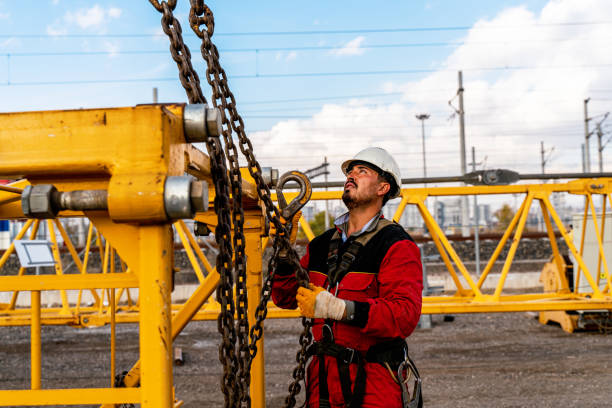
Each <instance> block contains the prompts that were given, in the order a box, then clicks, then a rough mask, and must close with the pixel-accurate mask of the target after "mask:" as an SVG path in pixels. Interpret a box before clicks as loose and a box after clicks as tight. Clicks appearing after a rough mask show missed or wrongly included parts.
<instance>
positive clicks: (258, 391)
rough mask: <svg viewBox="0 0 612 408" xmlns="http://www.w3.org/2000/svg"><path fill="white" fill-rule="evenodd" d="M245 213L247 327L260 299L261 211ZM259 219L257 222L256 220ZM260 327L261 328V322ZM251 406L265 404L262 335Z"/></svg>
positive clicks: (253, 370)
mask: <svg viewBox="0 0 612 408" xmlns="http://www.w3.org/2000/svg"><path fill="white" fill-rule="evenodd" d="M249 213H251V214H248V213H247V219H249V220H250V221H251V222H249V223H248V225H249V226H250V228H246V229H245V231H244V236H245V242H246V257H247V260H248V262H247V279H246V286H247V293H248V319H249V327H253V325H254V324H255V322H256V315H255V312H256V310H257V306H258V305H259V302H260V299H261V285H262V262H261V261H262V258H263V249H262V246H261V229H262V227H263V219H262V218H263V217H262V215H261V211H259V214H253V211H252V210H251V211H249ZM258 219H259V223H257V220H258ZM261 324H262V328H263V322H262V323H261ZM250 395H251V406H252V407H253V408H265V406H266V376H265V360H264V338H263V337H262V338H261V339H260V340H259V341H258V342H257V355H256V356H255V358H254V359H253V363H252V365H251V386H250Z"/></svg>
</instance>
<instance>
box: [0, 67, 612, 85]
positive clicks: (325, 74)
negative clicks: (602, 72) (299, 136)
mask: <svg viewBox="0 0 612 408" xmlns="http://www.w3.org/2000/svg"><path fill="white" fill-rule="evenodd" d="M611 67H612V64H593V65H567V66H531V67H530V66H503V67H469V68H462V71H515V70H541V69H551V70H552V69H576V68H596V69H607V68H611ZM457 70H458V69H457V68H443V69H434V68H421V69H406V70H386V71H345V72H299V73H297V72H296V73H287V74H281V73H276V74H246V75H233V76H232V77H231V78H233V79H258V78H259V79H270V78H306V77H338V76H367V75H402V74H423V73H433V72H456V71H457ZM162 81H176V78H175V77H172V78H132V79H129V78H121V79H95V80H91V79H90V80H86V79H84V80H66V81H31V82H7V83H2V84H0V86H29V85H71V84H109V83H126V82H162Z"/></svg>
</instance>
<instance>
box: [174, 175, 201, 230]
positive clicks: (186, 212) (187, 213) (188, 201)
mask: <svg viewBox="0 0 612 408" xmlns="http://www.w3.org/2000/svg"><path fill="white" fill-rule="evenodd" d="M164 206H165V209H166V215H167V216H168V218H169V219H171V220H180V219H185V218H193V216H194V215H195V213H196V212H204V211H207V210H208V184H207V183H206V182H205V181H199V180H194V179H193V178H192V177H190V176H168V177H167V178H166V183H165V186H164Z"/></svg>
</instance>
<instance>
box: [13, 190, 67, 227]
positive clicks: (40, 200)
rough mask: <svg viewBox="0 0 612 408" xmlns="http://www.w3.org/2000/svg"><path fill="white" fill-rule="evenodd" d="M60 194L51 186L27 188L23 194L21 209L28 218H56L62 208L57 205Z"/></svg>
mask: <svg viewBox="0 0 612 408" xmlns="http://www.w3.org/2000/svg"><path fill="white" fill-rule="evenodd" d="M58 194H59V192H58V191H57V189H56V188H55V186H53V185H51V184H39V185H36V186H31V185H30V186H26V188H24V189H23V193H22V194H21V209H22V210H23V214H24V215H25V216H26V217H30V218H39V219H45V218H55V216H56V215H57V213H58V212H59V210H60V208H59V206H58V205H57V202H58V197H57V196H58Z"/></svg>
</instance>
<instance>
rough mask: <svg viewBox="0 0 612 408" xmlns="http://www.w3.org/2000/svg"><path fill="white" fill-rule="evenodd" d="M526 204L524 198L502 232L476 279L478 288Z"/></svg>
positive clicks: (491, 267)
mask: <svg viewBox="0 0 612 408" xmlns="http://www.w3.org/2000/svg"><path fill="white" fill-rule="evenodd" d="M526 204H527V197H525V199H524V200H523V202H522V204H521V206H520V208H519V209H518V211H517V212H516V213H515V214H514V216H513V217H512V220H511V221H510V224H509V225H508V227H507V228H506V230H505V231H504V234H503V235H502V237H501V239H500V240H499V243H498V244H497V247H496V248H495V251H493V254H492V255H491V258H489V262H487V266H485V268H484V270H483V271H482V273H481V274H480V278H479V279H478V287H479V288H482V285H483V284H484V282H485V280H486V279H487V276H489V273H490V272H491V270H492V269H493V265H494V264H495V261H497V258H498V257H499V254H501V252H502V250H503V249H504V246H505V245H506V242H507V241H508V238H509V237H510V234H512V231H514V228H515V227H516V225H517V224H518V222H519V219H520V217H521V214H522V213H523V211H524V209H525V205H526Z"/></svg>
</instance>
